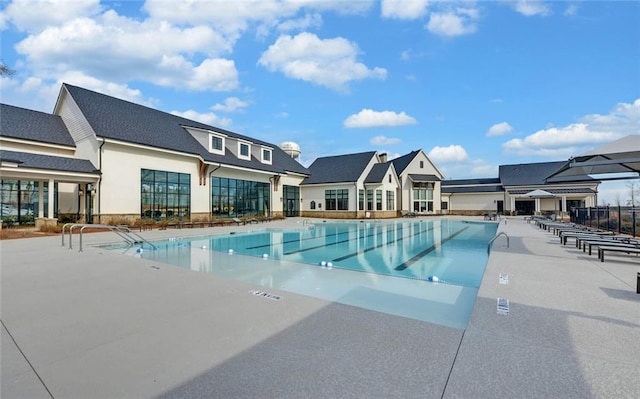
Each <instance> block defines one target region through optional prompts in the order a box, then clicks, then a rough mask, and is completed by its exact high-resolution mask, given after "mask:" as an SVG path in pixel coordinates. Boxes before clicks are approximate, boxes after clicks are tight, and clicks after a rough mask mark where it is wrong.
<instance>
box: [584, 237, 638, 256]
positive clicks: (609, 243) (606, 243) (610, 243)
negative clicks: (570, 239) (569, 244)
mask: <svg viewBox="0 0 640 399" xmlns="http://www.w3.org/2000/svg"><path fill="white" fill-rule="evenodd" d="M580 243H581V244H582V245H577V248H580V247H582V252H587V248H589V255H591V247H594V246H595V247H621V248H624V247H626V248H640V243H638V242H637V241H623V240H598V239H592V240H590V239H581V240H580Z"/></svg>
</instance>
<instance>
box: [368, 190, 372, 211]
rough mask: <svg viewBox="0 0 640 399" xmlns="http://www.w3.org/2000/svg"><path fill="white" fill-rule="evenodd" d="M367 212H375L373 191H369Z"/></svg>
mask: <svg viewBox="0 0 640 399" xmlns="http://www.w3.org/2000/svg"><path fill="white" fill-rule="evenodd" d="M367 210H368V211H372V210H373V190H367Z"/></svg>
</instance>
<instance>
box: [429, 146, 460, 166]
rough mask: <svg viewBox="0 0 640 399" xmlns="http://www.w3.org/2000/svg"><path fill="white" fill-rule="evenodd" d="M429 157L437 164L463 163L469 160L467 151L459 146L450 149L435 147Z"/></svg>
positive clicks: (449, 147)
mask: <svg viewBox="0 0 640 399" xmlns="http://www.w3.org/2000/svg"><path fill="white" fill-rule="evenodd" d="M428 155H429V158H430V159H431V160H432V161H434V162H435V163H449V162H462V161H466V160H467V159H468V155H467V151H466V150H465V149H464V148H463V147H462V146H461V145H457V144H452V145H450V146H448V147H439V146H435V147H433V148H432V149H431V151H429V154H428Z"/></svg>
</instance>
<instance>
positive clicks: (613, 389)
mask: <svg viewBox="0 0 640 399" xmlns="http://www.w3.org/2000/svg"><path fill="white" fill-rule="evenodd" d="M504 220H506V223H505V221H504ZM504 220H503V222H502V223H501V224H500V227H499V231H503V232H505V233H506V234H508V236H509V237H510V240H509V244H510V245H509V247H508V248H507V246H506V239H505V238H504V237H500V238H498V239H497V240H496V241H495V243H494V244H493V249H492V251H491V256H490V258H489V262H488V264H487V269H486V272H485V274H484V278H483V281H482V284H481V287H480V290H479V293H478V298H477V300H476V303H475V306H474V308H473V312H472V315H471V319H470V321H469V325H468V327H467V329H466V330H458V329H453V328H449V327H443V326H439V325H435V324H430V323H426V322H421V321H416V320H412V319H407V318H402V317H397V316H392V315H388V314H383V313H378V312H374V311H369V310H365V309H360V308H356V307H351V306H347V305H342V304H338V303H331V302H327V301H323V300H320V299H316V298H312V297H307V296H301V295H296V294H292V293H289V292H285V291H278V290H275V289H271V288H269V289H268V290H267V289H265V288H263V287H260V286H255V285H250V284H245V283H242V282H238V281H232V280H226V279H223V278H220V277H216V276H213V275H208V274H203V273H197V272H192V271H190V270H186V269H180V268H176V267H171V266H168V265H164V264H159V263H154V262H152V261H148V260H143V259H139V258H136V257H133V256H123V255H121V254H119V253H115V252H113V251H106V250H103V249H101V248H98V247H96V246H95V245H96V244H101V243H107V242H116V241H117V238H118V237H117V236H116V235H115V234H113V233H110V232H107V233H92V234H86V235H85V236H84V251H83V252H78V251H77V237H75V238H74V240H76V241H74V248H75V249H74V250H69V249H67V248H66V247H62V246H61V245H60V237H59V236H56V237H44V238H32V239H20V240H5V241H2V242H0V251H1V255H0V262H1V263H0V268H1V269H0V272H1V274H0V278H1V289H2V291H1V300H2V303H1V306H2V308H1V319H2V335H1V344H2V345H1V350H2V351H1V353H0V355H1V369H0V373H1V380H2V381H1V392H0V396H1V397H2V398H51V397H54V398H143V397H144V398H150V397H166V398H201V397H216V398H249V397H263V398H345V397H354V398H365V397H366V398H389V397H396V398H555V397H558V398H560V397H561V398H638V397H640V382H639V379H638V376H640V294H636V278H637V273H638V272H640V259H639V258H635V257H629V256H617V255H615V254H612V255H611V256H609V257H608V259H607V261H606V262H604V263H601V262H599V261H598V259H597V256H595V255H592V256H589V255H587V254H585V253H583V252H582V251H581V250H579V249H576V248H574V246H573V245H567V246H562V245H560V243H559V239H558V238H557V237H555V236H554V235H552V234H551V233H549V232H546V231H543V230H540V229H538V228H537V227H536V226H535V225H534V224H528V223H526V222H524V221H523V220H522V218H507V219H504ZM301 221H302V220H301V219H296V218H293V219H287V220H286V221H278V222H270V223H265V224H261V225H251V226H234V227H215V228H211V229H200V228H194V229H183V230H166V231H147V232H142V233H140V234H141V235H143V236H144V237H145V238H147V239H149V240H154V239H160V238H167V237H174V236H187V235H202V234H210V233H211V234H214V233H224V232H228V231H240V230H246V229H254V230H257V229H262V228H287V227H292V226H297V227H300V225H301ZM500 274H508V284H501V283H500V279H499V275H500ZM503 281H504V279H503ZM255 289H258V290H267V291H269V292H270V293H273V294H277V295H280V296H282V299H281V300H279V301H273V300H269V299H267V298H264V297H257V296H254V295H251V294H250V293H249V291H251V290H255ZM497 298H505V299H508V300H509V305H510V306H509V313H508V314H507V315H501V314H498V313H497Z"/></svg>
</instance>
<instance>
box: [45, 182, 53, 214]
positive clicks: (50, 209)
mask: <svg viewBox="0 0 640 399" xmlns="http://www.w3.org/2000/svg"><path fill="white" fill-rule="evenodd" d="M54 191H55V190H54V182H53V179H49V189H48V190H47V194H48V195H47V198H48V200H49V204H48V205H49V206H48V207H47V212H48V215H49V219H53V216H54V215H55V214H54V213H53V197H54V195H53V194H54Z"/></svg>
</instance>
